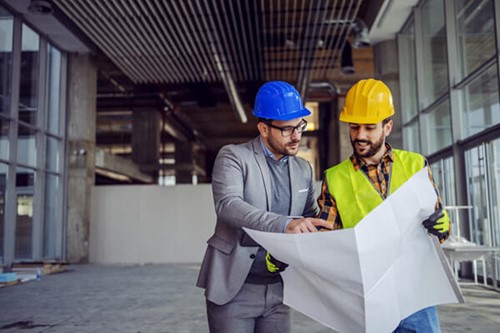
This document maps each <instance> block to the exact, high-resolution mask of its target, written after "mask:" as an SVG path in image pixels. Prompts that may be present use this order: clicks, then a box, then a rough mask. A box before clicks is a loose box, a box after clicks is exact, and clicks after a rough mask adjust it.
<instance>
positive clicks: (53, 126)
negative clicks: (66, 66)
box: [47, 44, 61, 134]
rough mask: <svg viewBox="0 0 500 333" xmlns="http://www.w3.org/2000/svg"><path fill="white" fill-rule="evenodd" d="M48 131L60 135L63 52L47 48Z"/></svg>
mask: <svg viewBox="0 0 500 333" xmlns="http://www.w3.org/2000/svg"><path fill="white" fill-rule="evenodd" d="M47 59H48V62H47V73H48V74H47V131H49V132H50V133H53V134H59V114H60V112H59V101H60V97H61V95H60V94H61V52H59V50H58V49H56V48H55V47H53V46H52V45H50V44H49V45H48V48H47Z"/></svg>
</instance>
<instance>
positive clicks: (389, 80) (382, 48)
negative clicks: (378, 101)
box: [373, 39, 403, 148]
mask: <svg viewBox="0 0 500 333" xmlns="http://www.w3.org/2000/svg"><path fill="white" fill-rule="evenodd" d="M373 58H374V63H375V77H376V78H377V79H379V80H382V81H383V82H384V83H385V84H386V85H387V86H388V87H389V89H391V92H392V98H393V101H394V108H395V114H394V116H393V118H392V119H393V123H394V125H393V129H392V133H391V135H390V137H389V140H388V141H389V142H390V143H391V144H392V146H393V147H394V148H402V147H403V136H402V126H401V124H402V119H401V114H402V111H401V102H400V100H401V99H400V95H399V94H400V92H399V67H398V47H397V43H396V39H393V40H387V41H383V42H380V43H377V44H375V45H374V47H373Z"/></svg>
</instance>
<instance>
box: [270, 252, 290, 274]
mask: <svg viewBox="0 0 500 333" xmlns="http://www.w3.org/2000/svg"><path fill="white" fill-rule="evenodd" d="M266 266H267V270H268V271H269V272H271V273H276V272H283V271H284V270H285V268H287V267H288V264H285V263H284V262H281V261H279V260H278V259H276V258H275V257H273V256H272V255H271V253H269V252H267V253H266Z"/></svg>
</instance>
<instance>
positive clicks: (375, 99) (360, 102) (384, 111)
mask: <svg viewBox="0 0 500 333" xmlns="http://www.w3.org/2000/svg"><path fill="white" fill-rule="evenodd" d="M393 114H394V105H393V103H392V94H391V91H390V90H389V88H388V87H387V86H386V85H385V83H383V82H382V81H379V80H375V79H367V80H360V81H358V82H357V83H356V84H355V85H353V86H352V87H351V89H349V91H348V92H347V96H346V98H345V103H344V107H343V108H342V112H341V113H340V117H339V120H340V121H343V122H345V123H354V124H377V123H379V122H381V121H382V120H384V119H385V118H387V117H390V116H392V115H393Z"/></svg>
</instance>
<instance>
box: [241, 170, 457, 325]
mask: <svg viewBox="0 0 500 333" xmlns="http://www.w3.org/2000/svg"><path fill="white" fill-rule="evenodd" d="M436 200H437V195H436V192H435V190H434V188H433V186H432V183H431V182H430V180H429V176H428V172H427V169H426V168H424V169H422V170H421V171H419V172H418V173H416V174H415V175H414V176H413V177H411V178H410V179H409V180H408V181H407V182H406V183H405V184H404V185H403V186H401V187H400V188H399V189H398V190H397V191H395V192H394V193H393V194H392V195H390V196H389V197H388V198H387V199H386V200H384V201H383V203H382V204H380V205H379V206H378V207H376V208H375V209H374V210H373V211H371V212H370V213H369V214H368V215H367V216H366V217H365V218H364V219H363V220H361V221H360V222H359V223H358V224H357V225H356V227H354V228H351V229H342V230H335V231H329V232H316V233H303V234H280V233H268V232H262V231H256V230H250V229H245V231H246V232H247V233H248V234H249V235H250V236H251V237H252V238H253V239H254V240H255V241H256V242H257V243H259V244H260V245H262V246H263V247H264V248H266V249H267V250H268V251H269V252H271V253H272V255H273V256H274V257H276V258H277V259H279V260H281V261H283V262H286V263H288V264H289V267H288V268H287V269H286V270H285V271H284V272H283V273H281V274H282V277H283V282H284V303H285V304H287V305H289V306H290V307H292V308H294V309H296V310H297V311H299V312H302V313H303V314H305V315H307V316H309V317H311V318H312V319H314V320H317V321H318V322H321V323H322V324H324V325H325V326H328V327H330V328H332V329H334V330H336V331H339V332H345V333H351V332H367V333H381V332H382V333H384V332H392V331H393V330H394V329H395V328H396V327H397V325H398V324H399V322H400V321H401V320H402V319H404V318H406V317H408V316H409V315H411V314H413V313H415V312H416V311H418V310H421V309H423V308H425V307H428V306H432V305H437V304H445V303H459V302H463V297H462V295H461V293H460V289H459V287H458V284H457V282H456V280H455V279H454V278H453V275H452V274H451V271H450V267H449V265H448V263H447V261H446V260H445V259H444V255H443V253H442V250H441V248H440V246H439V244H438V243H437V240H436V239H433V238H435V237H433V236H429V235H428V234H427V232H426V230H425V229H424V227H423V226H422V221H423V220H425V219H426V218H427V217H428V216H429V215H431V214H432V213H433V211H434V206H435V203H436Z"/></svg>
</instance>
